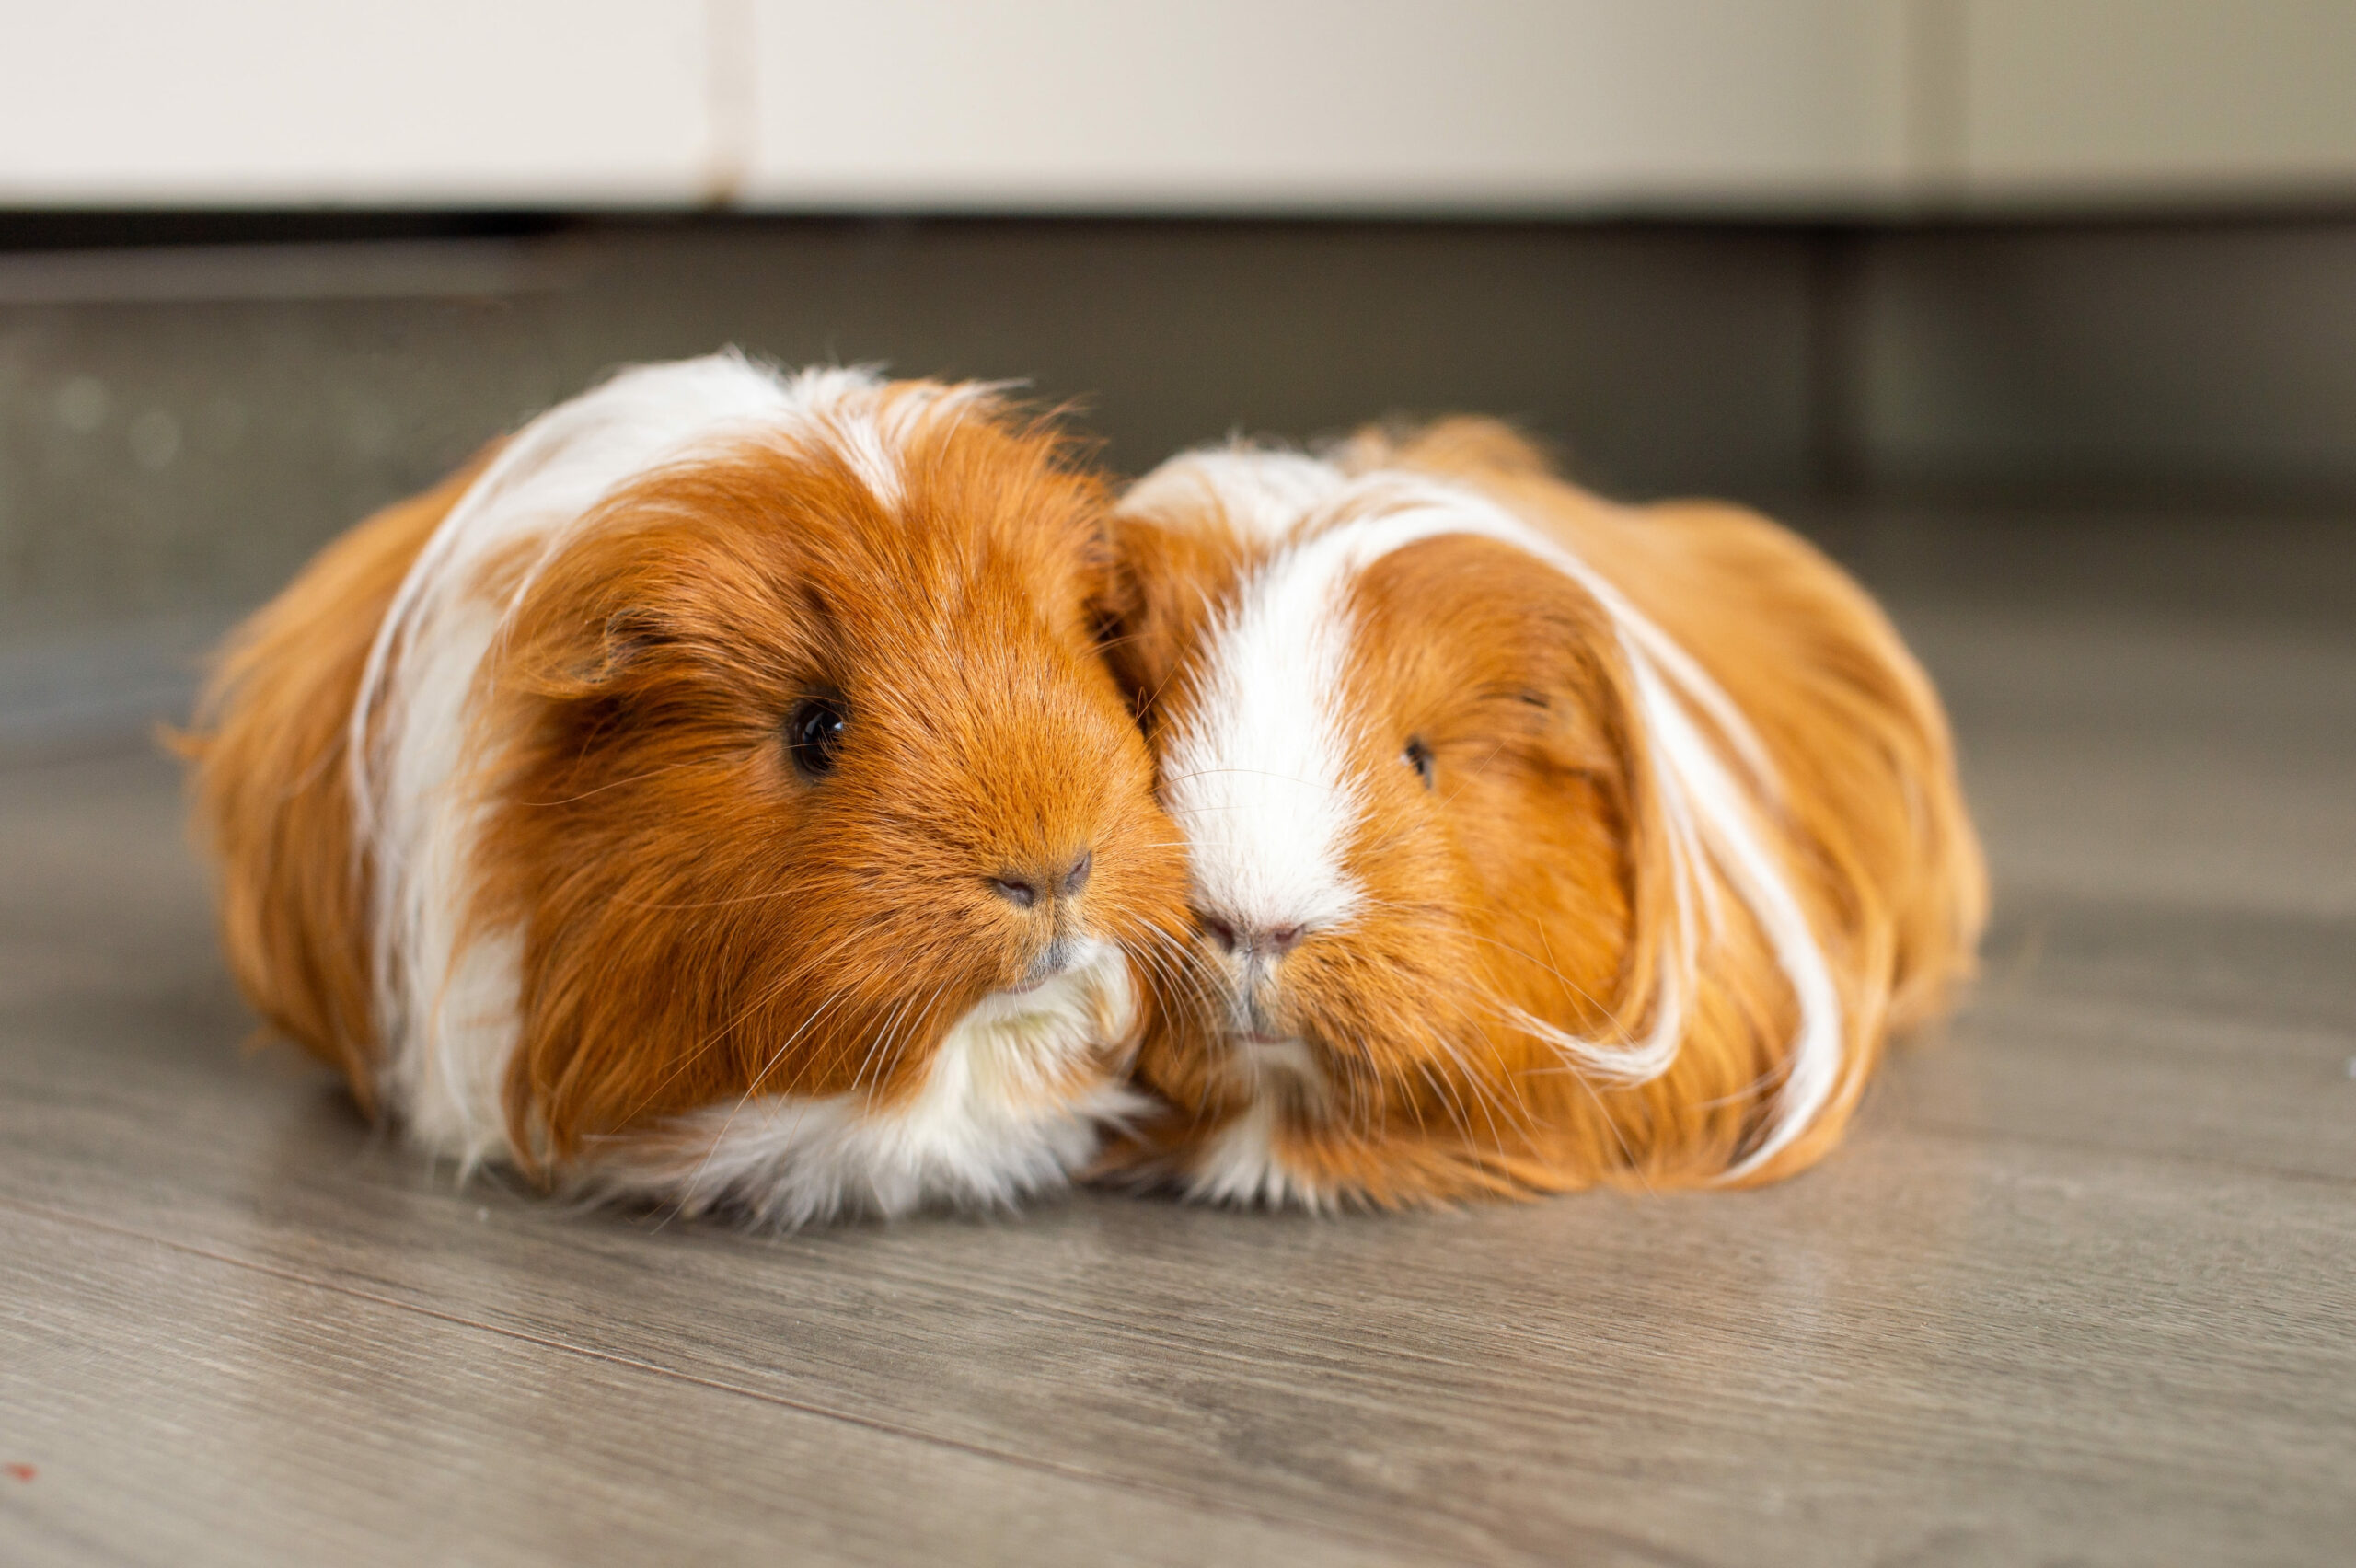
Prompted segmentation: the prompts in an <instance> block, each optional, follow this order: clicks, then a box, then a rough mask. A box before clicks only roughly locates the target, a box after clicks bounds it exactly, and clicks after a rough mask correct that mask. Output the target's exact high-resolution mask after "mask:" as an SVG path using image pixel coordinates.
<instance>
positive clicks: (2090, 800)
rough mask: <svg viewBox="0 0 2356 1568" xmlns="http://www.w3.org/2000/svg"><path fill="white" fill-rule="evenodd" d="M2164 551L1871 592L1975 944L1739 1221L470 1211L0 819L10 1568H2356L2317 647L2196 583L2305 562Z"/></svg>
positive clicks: (2339, 543)
mask: <svg viewBox="0 0 2356 1568" xmlns="http://www.w3.org/2000/svg"><path fill="white" fill-rule="evenodd" d="M2152 537H2156V536H2150V537H2147V536H2142V535H2122V536H2119V537H2117V538H2116V539H2114V540H2113V544H2112V547H2111V548H2114V549H2116V550H2117V551H2119V552H2120V559H2122V560H2123V561H2125V562H2127V563H2128V564H2129V565H2131V568H2132V571H2129V572H2127V573H2125V574H2124V575H2126V576H2128V577H2131V578H2133V579H2134V580H2135V582H2138V583H2140V584H2141V586H2140V587H2137V588H2135V590H2134V591H2132V592H2112V591H2110V590H2109V589H2108V588H2106V587H2105V586H2104V584H2105V583H2107V582H2110V577H2109V575H2108V574H2106V573H2103V572H2100V571H2096V572H2094V573H2092V574H2090V575H2087V576H2086V577H2085V582H2083V583H2081V584H2080V585H2079V586H2078V587H2073V586H2072V583H2073V581H2076V580H2074V579H2073V578H2072V576H2071V573H2070V571H2069V570H2067V567H2068V563H2067V562H2066V561H2062V562H2060V563H2059V564H2057V562H2056V561H2055V559H2051V558H2050V555H2040V554H2039V553H2038V549H2037V548H2026V547H2022V546H2021V545H2020V541H2019V540H2018V539H2015V540H2014V542H2013V545H2012V546H2008V547H2005V548H2012V549H2013V554H2012V556H2011V557H2004V555H2003V553H2002V551H2001V550H1999V551H1997V552H1996V554H1995V555H1994V556H1993V557H1992V558H1990V559H1995V561H1996V563H1997V564H1996V567H1995V568H1994V569H1989V570H1981V569H1980V568H1975V569H1974V570H1972V571H1966V570H1963V569H1962V568H1960V567H1955V566H1954V562H1953V561H1949V562H1948V564H1947V565H1946V566H1943V565H1941V564H1940V562H1941V560H1942V559H1946V558H1942V557H1937V556H1936V555H1935V553H1934V555H1933V556H1931V557H1923V556H1922V555H1920V554H1919V553H1913V554H1910V553H1909V552H1908V551H1906V550H1903V549H1900V550H1897V551H1896V552H1895V553H1891V552H1889V551H1882V552H1880V553H1879V554H1878V555H1877V552H1876V551H1874V550H1872V549H1867V550H1866V551H1865V557H1866V559H1868V563H1869V569H1870V565H1871V562H1872V560H1874V559H1881V560H1882V561H1883V562H1884V564H1885V566H1886V567H1887V572H1886V575H1885V581H1888V582H1893V583H1895V584H1896V585H1897V586H1898V588H1899V590H1900V594H1901V598H1900V610H1901V618H1902V619H1903V620H1904V622H1905V624H1906V625H1907V627H1908V628H1909V630H1910V631H1911V633H1912V634H1913V635H1914V636H1915V637H1916V638H1917V640H1918V641H1919V644H1920V646H1921V647H1922V648H1923V651H1924V652H1925V654H1926V657H1927V658H1928V659H1929V660H1930V662H1931V663H1932V664H1933V665H1934V670H1935V671H1936V673H1937V674H1940V676H1941V677H1942V678H1943V680H1944V681H1945V683H1946V687H1947V689H1948V691H1949V694H1950V696H1951V698H1952V700H1953V703H1954V706H1955V709H1956V712H1957V715H1958V721H1959V723H1960V726H1961V730H1962V733H1963V736H1964V743H1965V746H1966V750H1967V753H1968V760H1969V776H1970V781H1971V784H1972V787H1973V790H1974V792H1975V798H1976V801H1977V804H1978V807H1979V809H1980V812H1981V816H1982V820H1983V824H1984V826H1985V828H1986V830H1987V833H1988V836H1989V838H1990V841H1991V845H1992V851H1993V854H1994V859H1995V862H1996V867H1997V871H1998V879H1999V894H2000V914H1999V918H1998V921H1997V924H1996V928H1995V929H1994V932H1993V933H1992V937H1991V940H1990V942H1989V947H1988V953H1987V974H1986V978H1985V980H1984V983H1983V984H1982V986H1981V989H1980V991H1979V993H1978V996H1977V997H1976V999H1975V1001H1974V1003H1973V1005H1972V1006H1971V1008H1970V1009H1969V1011H1968V1012H1967V1013H1966V1014H1965V1015H1964V1016H1963V1018H1962V1019H1961V1020H1959V1021H1958V1023H1957V1024H1956V1025H1955V1026H1954V1028H1953V1029H1952V1031H1951V1032H1949V1033H1948V1035H1947V1037H1946V1039H1944V1040H1943V1041H1939V1042H1934V1043H1927V1044H1926V1045H1924V1046H1923V1047H1922V1048H1919V1049H1916V1050H1914V1051H1912V1052H1910V1053H1908V1054H1906V1055H1902V1056H1901V1057H1900V1059H1899V1060H1898V1061H1897V1062H1896V1063H1895V1065H1894V1066H1892V1067H1891V1069H1890V1070H1889V1072H1888V1075H1887V1077H1886V1078H1884V1079H1883V1080H1882V1082H1881V1083H1880V1085H1879V1086H1878V1088H1877V1090H1876V1092H1875V1095H1874V1098H1873V1101H1872V1103H1871V1104H1870V1106H1869V1108H1868V1111H1867V1113H1866V1114H1865V1116H1864V1118H1863V1120H1862V1123H1861V1124H1860V1126H1859V1128H1858V1130H1857V1132H1856V1135H1855V1136H1854V1139H1853V1140H1852V1142H1851V1143H1850V1144H1849V1146H1848V1147H1846V1148H1845V1149H1844V1150H1843V1151H1842V1152H1841V1153H1840V1154H1839V1155H1838V1156H1836V1157H1835V1158H1834V1159H1832V1160H1831V1161H1830V1162H1829V1163H1828V1164H1827V1165H1825V1166H1824V1167H1823V1168H1822V1169H1820V1170H1818V1171H1816V1172H1814V1173H1812V1174H1810V1175H1808V1176H1807V1177H1804V1178H1802V1179H1800V1180H1797V1181H1795V1182H1790V1183H1787V1184H1785V1185H1784V1186H1782V1187H1779V1188H1776V1189H1773V1190H1771V1191H1767V1192H1763V1193H1751V1194H1741V1195H1735V1196H1708V1197H1690V1198H1687V1197H1680V1198H1673V1199H1658V1200H1652V1199H1632V1198H1623V1197H1616V1196H1590V1197H1578V1198H1570V1199H1565V1200H1559V1201H1554V1202H1549V1203H1543V1204H1538V1205H1530V1206H1526V1207H1516V1208H1497V1209H1481V1210H1474V1211H1469V1212H1464V1213H1455V1214H1444V1215H1432V1216H1410V1217H1403V1218H1377V1217H1365V1218H1348V1219H1340V1220H1334V1219H1327V1220H1322V1221H1311V1220H1302V1219H1295V1218H1287V1217H1268V1216H1249V1215H1230V1214H1220V1213H1206V1212H1200V1211H1195V1210H1188V1209H1182V1208H1178V1207H1174V1206H1171V1205H1162V1204H1154V1203H1141V1202H1134V1201H1126V1200H1122V1199H1118V1198H1114V1197H1104V1196H1094V1195H1083V1196H1080V1197H1076V1198H1074V1199H1072V1200H1070V1201H1068V1202H1065V1203H1062V1204H1058V1205H1053V1206H1050V1207H1047V1208H1045V1209H1042V1210H1040V1211H1038V1212H1036V1213H1034V1214H1031V1215H1028V1216H1023V1217H1022V1218H1020V1219H1013V1220H996V1221H986V1222H984V1221H972V1220H960V1219H951V1218H942V1219H925V1220H918V1221H915V1222H911V1223H902V1224H898V1225H894V1226H890V1227H863V1228H848V1229H837V1230H826V1231H819V1232H815V1233H811V1234H805V1235H801V1236H794V1237H787V1238H755V1237H745V1236H739V1235H733V1234H730V1233H727V1232H724V1231H719V1230H714V1229H709V1228H699V1227H695V1226H684V1225H673V1226H669V1227H662V1226H657V1225H654V1224H653V1223H651V1222H646V1221H639V1220H633V1219H630V1218H628V1217H623V1216H614V1215H610V1214H586V1215H583V1214H577V1213H565V1212H560V1211H558V1210H556V1209H553V1208H550V1207H548V1206H545V1205H541V1204H538V1203H536V1202H535V1201H533V1200H532V1199H530V1198H528V1197H525V1196H523V1195H519V1194H516V1193H511V1192H508V1191H505V1190H502V1189H501V1188H498V1187H496V1186H490V1185H481V1184H478V1185H476V1186H474V1187H472V1188H469V1189H468V1190H465V1191H459V1190H456V1189H454V1187H453V1186H452V1185H451V1183H450V1182H449V1181H448V1179H447V1178H446V1177H445V1176H442V1175H437V1174H436V1173H435V1172H434V1171H433V1170H429V1169H426V1168H424V1167H423V1166H422V1165H421V1164H420V1163H418V1162H417V1161H416V1160H415V1159H411V1158H410V1156H408V1155H407V1154H406V1153H404V1152H403V1151H401V1150H400V1149H399V1148H398V1147H388V1146H387V1145H385V1144H384V1143H382V1142H380V1141H379V1140H378V1139H376V1138H375V1137H374V1136H372V1135H371V1134H370V1133H369V1132H368V1131H367V1129H366V1128H364V1126H363V1125H362V1124H359V1123H358V1122H357V1121H356V1120H355V1118H354V1117H353V1115H352V1113H351V1112H350V1110H349V1109H348V1108H347V1107H346V1105H345V1103H344V1102H343V1101H342V1100H341V1098H340V1097H339V1096H338V1094H337V1093H336V1092H335V1091H334V1090H332V1089H331V1088H330V1087H329V1085H328V1084H327V1083H326V1082H324V1081H323V1080H322V1079H321V1078H320V1077H319V1076H318V1074H317V1073H315V1072H313V1071H311V1070H309V1069H307V1068H306V1067H303V1066H298V1065H297V1064H296V1063H295V1062H294V1061H293V1060H292V1059H291V1057H289V1056H288V1055H285V1054H283V1053H272V1054H265V1055H260V1056H259V1057H252V1058H247V1057H241V1056H240V1055H239V1054H238V1043H239V1041H240V1039H241V1038H242V1037H243V1036H244V1034H245V1032H246V1031H247V1029H248V1020H247V1019H246V1017H245V1015H244V1014H243V1012H242V1010H241V1009H240V1008H239V1006H238V1004H237V1000H236V997H235V996H234V994H233V993H232V992H231V990H230V989H229V987H228V986H227V983H226V981H225V979H224V977H223V974H222V972H221V969H220V966H219V964H218V963H217V961H216V959H215V957H214V951H213V947H212V942H211V938H210V934H209V931H208V928H207V916H206V910H205V906H204V902H203V895H202V882H201V879H200V877H199V875H198V873H197V872H196V870H194V869H193V868H192V867H191V863H190V861H189V859H188V857H187V856H186V854H185V853H184V851H183V850H182V848H181V847H180V838H179V827H178V823H177V809H176V802H175V795H174V790H175V784H174V779H173V777H172V773H171V770H170V769H169V767H167V766H166V765H165V764H164V763H162V762H160V761H157V760H156V759H155V758H153V757H152V756H150V755H144V753H142V752H138V751H129V750H126V751H121V752H116V753H111V754H100V755H92V754H89V753H87V752H86V753H84V754H83V755H79V756H78V757H74V758H61V757H54V756H52V758H51V759H49V760H47V761H38V760H20V761H19V762H18V763H17V765H15V766H13V767H8V768H6V769H0V1465H5V1467H6V1469H5V1470H0V1560H6V1561H8V1562H156V1563H175V1564H178V1563H189V1562H233V1563H253V1562H401V1563H416V1562H484V1563H504V1562H560V1563H576V1562H608V1561H614V1562H728V1561H758V1562H785V1561H792V1562H802V1561H811V1562H836V1561H843V1562H902V1561H921V1562H932V1561H960V1562H963V1561H993V1562H1024V1563H1028V1562H1108V1561H1139V1562H1284V1563H1292V1562H1358V1561H1366V1562H1378V1561H1380V1562H1406V1561H1481V1562H1722V1563H1775V1562H1807V1563H1818V1562H1822V1563H1867V1562H1874V1563H1908V1564H1933V1563H1978V1562H1989V1563H2014V1562H2073V1563H2075V1562H2121V1563H2127V1562H2133V1563H2149V1562H2344V1561H2349V1560H2351V1559H2356V617H2350V616H2349V615H2347V614H2344V613H2342V612H2343V611H2344V610H2345V609H2346V608H2347V606H2345V605H2339V604H2338V602H2337V601H2333V600H2328V599H2327V600H2325V601H2323V602H2320V603H2318V602H2316V598H2315V594H2313V593H2312V592H2309V593H2308V594H2307V597H2306V598H2305V599H2304V600H2300V601H2299V603H2298V604H2297V605H2296V613H2289V612H2285V613H2281V614H2276V613H2273V611H2272V610H2270V609H2269V600H2268V598H2267V596H2266V594H2264V593H2262V592H2261V593H2257V594H2254V595H2253V594H2242V595H2240V596H2239V597H2235V595H2233V594H2219V593H2216V592H2212V589H2214V588H2215V585H2216V584H2217V583H2218V582H2223V581H2225V580H2226V579H2228V578H2232V577H2233V574H2232V573H2230V572H2225V573H2223V574H2222V575H2221V574H2220V572H2218V571H2212V569H2211V566H2203V565H2202V564H2201V563H2202V562H2203V561H2204V560H2208V561H2210V562H2211V563H2212V566H2213V565H2214V561H2215V560H2216V559H2238V560H2243V561H2244V562H2245V564H2246V559H2247V558H2248V556H2249V552H2251V551H2259V552H2264V551H2269V550H2271V551H2275V552H2277V554H2278V556H2279V555H2280V553H2281V552H2282V551H2291V552H2292V558H2291V559H2287V560H2281V559H2278V560H2277V561H2276V562H2275V565H2276V566H2278V567H2280V568H2281V573H2280V575H2281V580H2282V581H2283V582H2288V583H2291V584H2292V585H2293V586H2297V587H2302V589H2303V591H2304V590H2311V589H2312V587H2313V584H2314V583H2315V582H2317V581H2322V580H2325V579H2328V580H2330V581H2335V582H2337V581H2344V580H2345V579H2346V577H2347V575H2348V573H2347V571H2346V560H2345V559H2344V557H2343V556H2342V555H2341V554H2340V553H2339V552H2344V551H2347V550H2350V549H2356V535H2347V534H2342V533H2341V532H2340V531H2339V530H2338V529H2329V530H2324V531H2320V532H2318V531H2314V530H2309V531H2307V532H2299V531H2296V530H2292V531H2287V532H2285V531H2276V532H2271V533H2269V532H2267V531H2264V530H2252V531H2245V532H2244V533H2243V534H2240V535H2229V534H2223V533H2212V534H2211V535H2207V536H2203V537H2204V539H2206V541H2207V542H2206V544H2204V545H2203V546H2202V547H2201V548H2205V549H2208V550H2209V551H2210V552H2211V553H2210V554H2209V555H2206V556H2204V555H2203V554H2202V553H2201V549H2193V550H2190V551H2189V552H2188V553H2185V554H2184V556H2183V559H2181V561H2180V562H2179V563H2178V564H2177V566H2176V567H2174V568H2171V567H2169V566H2168V565H2167V563H2166V561H2165V559H2163V560H2160V561H2159V562H2158V563H2157V564H2154V558H2153V555H2152V551H2153V549H2154V548H2157V547H2155V546H2154V545H2153V543H2152ZM2220 541H2223V543H2222V546H2221V545H2220ZM2163 542H2165V541H2163ZM2179 542H2181V541H2179ZM1967 543H1968V542H1967ZM2217 548H2223V551H2224V556H2223V557H2218V556H2217V555H2216V550H2217ZM2300 551H2304V552H2307V553H2308V556H2309V558H2311V559H2309V560H2308V563H2307V568H2303V567H2302V566H2301V564H2300V562H2299V560H2298V559H2296V552H2300ZM1966 558H1968V559H1969V560H1971V561H1977V562H1980V567H1981V568H1984V567H1985V566H1986V562H1985V561H1983V560H1981V557H1980V556H1979V555H1976V554H1972V553H1970V551H1969V549H1967V550H1966V554H1965V557H1958V558H1957V559H1966ZM2005 559H2011V560H2012V561H2013V562H2014V567H2015V569H2017V570H2019V571H2031V570H2032V569H2033V570H2034V571H2035V572H2036V575H2035V577H2034V580H2033V581H2032V580H2029V579H2023V580H2021V581H2019V582H2013V581H2010V580H2008V579H2007V576H2006V571H2007V570H2009V569H2005V568H2004V560H2005ZM2023 563H2027V564H2023ZM2040 563H2041V564H2040ZM1950 567H1954V569H1953V570H1950ZM2310 568H2311V570H2310ZM2171 571H2173V572H2174V575H2173V576H2172V575H2170V573H2171ZM2334 572H2337V573H2338V576H2337V577H2333V576H2332V573H2334ZM2234 580H2235V581H2245V580H2246V573H2245V574H2244V576H2243V578H2239V579H2234ZM2155 583H2156V584H2157V585H2158V587H2157V588H2156V589H2155V588H2154V584H2155ZM2057 584H2058V586H2057ZM2177 590H2181V592H2178V591H2177ZM2298 598H2299V595H2298V594H2295V593H2294V594H2292V595H2291V599H2292V600H2297V599H2298ZM2286 602H2288V601H2286Z"/></svg>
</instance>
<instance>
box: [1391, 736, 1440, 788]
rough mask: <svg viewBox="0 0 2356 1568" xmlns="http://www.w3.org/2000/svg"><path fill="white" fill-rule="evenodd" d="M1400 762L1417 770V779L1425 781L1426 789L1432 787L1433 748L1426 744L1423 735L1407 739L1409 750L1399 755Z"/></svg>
mask: <svg viewBox="0 0 2356 1568" xmlns="http://www.w3.org/2000/svg"><path fill="white" fill-rule="evenodd" d="M1399 760H1400V761H1402V762H1403V763H1405V764H1406V765H1407V766H1408V767H1412V768H1414V769H1415V777H1416V778H1420V779H1422V780H1423V781H1424V788H1425V789H1426V790H1428V789H1430V788H1431V787H1432V748H1431V747H1429V746H1427V745H1426V744H1424V738H1423V737H1422V736H1421V735H1410V736H1408V737H1407V749H1406V750H1405V751H1403V752H1401V753H1400V754H1399Z"/></svg>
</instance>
